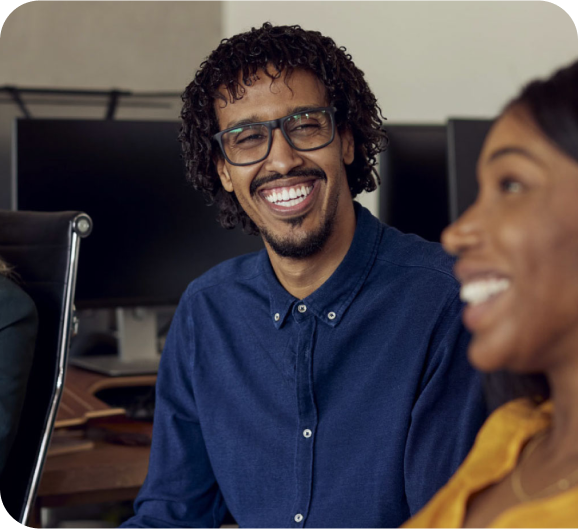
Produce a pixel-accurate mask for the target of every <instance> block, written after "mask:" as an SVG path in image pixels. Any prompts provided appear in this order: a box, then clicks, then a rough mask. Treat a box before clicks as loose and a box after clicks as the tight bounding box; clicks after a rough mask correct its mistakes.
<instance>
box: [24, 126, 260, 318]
mask: <svg viewBox="0 0 578 529" xmlns="http://www.w3.org/2000/svg"><path fill="white" fill-rule="evenodd" d="M178 130H179V123H177V122H158V121H156V122H151V121H96V120H94V121H87V120H82V121H81V120H24V119H22V120H17V122H16V126H15V136H14V140H15V144H14V147H15V148H14V150H13V151H14V156H15V159H14V160H13V171H14V177H15V182H14V187H15V190H16V196H15V198H14V200H15V202H16V204H14V206H15V208H17V209H19V210H35V211H64V210H78V211H84V212H86V213H88V214H89V215H90V216H91V217H92V220H93V222H94V227H93V231H92V233H91V235H90V236H89V237H88V238H87V239H85V240H83V241H82V244H81V250H80V262H79V270H78V282H77V288H76V304H77V306H78V307H79V308H98V307H114V306H136V305H149V306H150V305H163V304H174V303H176V302H178V300H179V298H180V296H181V294H182V293H183V291H184V290H185V288H186V286H187V284H188V283H189V282H190V281H191V280H193V279H194V278H196V277H198V276H199V275H200V274H202V273H203V272H205V271H206V270H208V269H209V268H211V267H212V266H214V265H216V264H217V263H219V262H221V261H223V260H225V259H228V258H231V257H234V256H237V255H240V254H243V253H247V252H251V251H255V250H258V249H260V248H262V247H263V246H262V242H261V239H260V238H259V237H255V236H249V235H245V234H244V233H242V232H241V230H240V229H239V228H237V229H235V230H225V229H224V228H222V227H221V226H220V225H219V224H218V222H217V220H216V213H217V212H216V206H212V207H209V206H207V205H206V204H205V201H204V199H203V197H202V195H201V193H200V192H198V191H195V190H194V189H193V188H192V186H191V185H190V184H188V183H187V182H186V180H185V175H184V167H183V161H182V159H181V148H180V144H179V142H178V140H177V134H178Z"/></svg>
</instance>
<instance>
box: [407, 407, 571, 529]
mask: <svg viewBox="0 0 578 529" xmlns="http://www.w3.org/2000/svg"><path fill="white" fill-rule="evenodd" d="M551 415H552V404H551V402H546V403H544V404H543V405H541V406H539V407H536V406H535V405H534V404H532V403H531V402H530V401H529V400H528V399H518V400H514V401H512V402H509V403H507V404H505V405H504V406H502V407H501V408H499V409H497V410H496V411H495V412H494V413H493V414H492V415H490V417H489V418H488V420H487V421H486V422H485V424H484V425H483V426H482V429H481V430H480V432H479V433H478V436H477V437H476V442H475V443H474V446H473V448H472V450H471V451H470V453H469V454H468V456H467V457H466V459H465V460H464V462H463V463H462V465H461V466H460V468H459V469H458V470H457V472H456V473H455V474H454V476H453V477H452V478H451V479H450V481H449V482H448V483H447V484H446V485H445V487H443V488H442V489H441V490H439V491H438V493H437V494H436V495H435V496H434V497H433V498H432V499H431V500H430V502H429V503H428V504H427V505H426V506H425V507H424V508H423V509H422V510H421V511H419V512H418V513H417V514H416V515H415V516H414V517H413V518H411V519H410V520H408V521H407V522H406V523H405V524H404V525H402V527H462V525H463V521H464V514H465V510H466V504H467V502H468V499H469V498H470V496H471V495H472V494H473V493H475V492H477V491H479V490H482V489H484V488H486V487H487V486H489V485H491V484H492V483H496V482H498V481H500V480H501V479H503V478H504V477H505V476H507V475H508V474H509V473H510V472H511V471H512V469H513V468H514V467H515V466H516V463H517V461H518V457H519V455H520V452H521V450H522V448H523V446H524V445H525V443H526V442H527V441H528V439H529V438H530V437H532V436H533V435H535V434H536V433H538V432H540V431H542V430H544V429H546V428H547V427H548V426H549V425H550V422H551ZM490 527H578V487H576V486H575V487H572V488H570V489H569V490H567V491H565V492H563V493H560V494H557V495H555V496H550V497H546V498H541V499H536V500H533V501H529V502H525V503H521V504H518V505H516V506H514V507H511V508H510V509H507V510H506V511H504V512H503V513H502V514H500V515H498V517H497V518H496V519H495V520H494V521H493V522H492V523H491V524H490Z"/></svg>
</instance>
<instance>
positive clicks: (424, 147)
mask: <svg viewBox="0 0 578 529" xmlns="http://www.w3.org/2000/svg"><path fill="white" fill-rule="evenodd" d="M384 128H385V130H386V131H387V133H388V135H389V145H388V148H387V150H386V151H385V152H383V153H381V155H380V160H379V166H380V177H381V186H380V187H381V190H380V218H381V220H382V221H383V222H385V223H387V224H389V225H390V226H393V227H395V228H397V229H399V230H401V231H402V232H404V233H415V234H417V235H420V236H421V237H423V238H425V239H427V240H430V241H435V242H439V240H440V235H441V232H442V231H443V229H444V228H445V227H446V226H447V224H448V222H449V215H448V190H447V160H446V149H447V147H446V127H445V125H389V124H386V125H385V127H384Z"/></svg>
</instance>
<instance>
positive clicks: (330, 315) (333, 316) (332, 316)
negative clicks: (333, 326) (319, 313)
mask: <svg viewBox="0 0 578 529" xmlns="http://www.w3.org/2000/svg"><path fill="white" fill-rule="evenodd" d="M335 316H336V314H335V312H330V313H329V314H328V315H327V317H328V318H329V319H330V320H334V319H335Z"/></svg>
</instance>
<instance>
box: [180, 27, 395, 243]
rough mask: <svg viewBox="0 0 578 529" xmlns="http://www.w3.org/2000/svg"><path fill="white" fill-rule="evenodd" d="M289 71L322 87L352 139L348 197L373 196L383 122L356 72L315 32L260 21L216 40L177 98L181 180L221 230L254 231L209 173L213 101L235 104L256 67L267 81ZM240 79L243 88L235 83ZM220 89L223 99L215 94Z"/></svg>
mask: <svg viewBox="0 0 578 529" xmlns="http://www.w3.org/2000/svg"><path fill="white" fill-rule="evenodd" d="M271 67H272V68H271ZM295 69H301V70H307V71H310V72H312V73H313V74H315V76H316V77H317V78H318V79H319V81H320V82H321V83H322V84H323V85H324V87H325V90H326V96H327V100H328V103H330V104H332V105H334V106H335V107H336V108H337V112H336V121H337V126H338V128H340V129H343V128H344V127H347V128H349V129H350V130H351V132H352V134H353V139H354V141H355V159H354V161H353V163H352V164H351V165H349V166H346V171H347V180H348V183H349V189H350V190H351V194H352V196H353V197H355V196H356V195H357V194H359V193H361V192H362V191H374V190H375V189H376V187H377V184H378V183H379V176H378V174H377V171H376V169H375V165H376V162H377V161H376V157H377V155H378V154H379V153H380V152H381V151H383V150H384V148H385V146H386V144H387V135H386V133H385V131H384V130H383V129H382V128H381V120H382V119H385V118H384V117H383V115H382V113H381V109H380V108H379V106H378V105H377V100H376V98H375V96H374V95H373V93H372V92H371V90H370V89H369V86H368V85H367V82H366V80H365V77H364V74H363V72H362V71H361V70H360V69H359V68H357V67H356V66H355V64H353V61H352V60H351V55H349V54H348V53H346V49H345V48H344V47H340V48H338V47H337V45H336V44H335V42H334V41H333V40H332V39H331V38H329V37H324V36H323V35H321V33H319V32H318V31H306V30H304V29H302V28H301V27H300V26H273V25H271V24H270V23H268V22H267V23H265V24H263V26H262V27H261V28H259V29H256V28H252V29H251V31H248V32H246V33H241V34H239V35H235V36H234V37H232V38H230V39H224V40H222V41H221V43H220V44H219V46H218V48H217V49H216V50H215V51H213V52H212V53H211V55H210V56H209V57H208V58H207V59H206V60H205V61H204V62H203V63H202V64H201V66H200V68H199V70H198V71H197V73H196V75H195V77H194V79H193V81H192V82H191V83H190V84H189V86H187V88H186V89H185V91H184V93H183V95H182V99H183V102H184V105H183V109H182V112H181V118H182V126H181V132H180V134H179V139H180V141H181V144H182V148H183V158H184V160H185V166H186V174H187V179H188V180H189V181H190V182H192V184H193V186H194V188H195V189H197V190H201V191H202V192H203V194H204V195H205V198H206V199H207V202H208V203H209V204H213V203H216V204H217V206H218V207H219V213H218V220H219V222H220V223H221V225H222V226H223V227H225V228H234V227H235V226H236V225H237V224H239V223H240V224H241V225H242V227H243V229H244V231H245V232H247V233H253V234H257V233H259V230H258V229H257V227H256V226H255V224H254V223H253V222H252V221H251V219H250V218H249V217H248V216H247V214H246V213H245V212H244V211H243V209H242V207H241V205H240V204H239V202H238V200H237V198H236V196H235V194H234V193H228V192H227V191H225V189H224V188H223V186H222V184H221V181H220V179H219V175H218V174H217V170H216V166H215V163H214V162H215V160H216V158H217V157H220V156H222V153H221V152H220V149H219V146H218V145H217V144H216V143H215V142H214V141H213V140H212V136H213V135H214V134H216V133H217V132H219V124H218V121H217V115H216V112H215V105H214V102H215V100H217V99H220V100H222V101H224V102H225V104H227V103H229V102H234V101H236V100H239V99H241V98H242V97H243V94H244V92H245V88H244V86H243V84H244V85H246V86H250V85H251V83H252V82H253V81H255V80H256V78H257V71H259V70H262V71H263V72H265V73H266V75H268V76H269V77H270V78H271V82H273V80H275V79H277V78H279V77H280V76H281V75H284V74H287V76H290V75H291V73H292V72H293V71H294V70H295ZM240 74H242V81H243V83H240V82H239V77H240ZM287 76H286V77H285V82H287V78H288V77H287ZM223 86H224V87H226V90H227V92H228V94H227V95H228V97H225V96H224V95H223V94H222V93H221V92H219V88H221V87H223Z"/></svg>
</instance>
